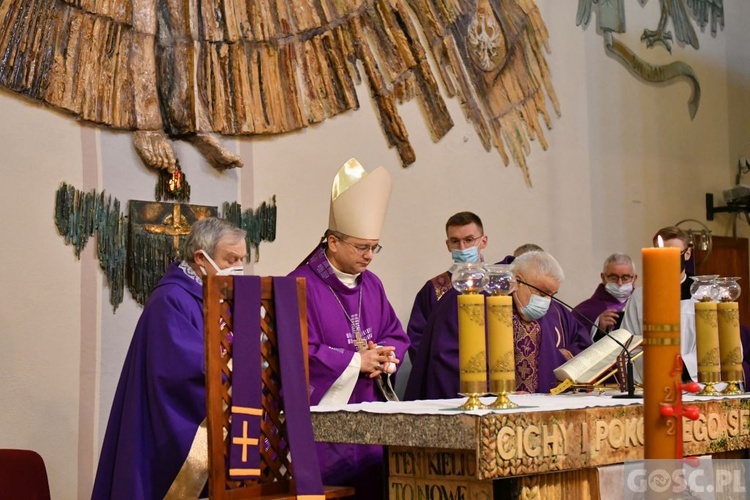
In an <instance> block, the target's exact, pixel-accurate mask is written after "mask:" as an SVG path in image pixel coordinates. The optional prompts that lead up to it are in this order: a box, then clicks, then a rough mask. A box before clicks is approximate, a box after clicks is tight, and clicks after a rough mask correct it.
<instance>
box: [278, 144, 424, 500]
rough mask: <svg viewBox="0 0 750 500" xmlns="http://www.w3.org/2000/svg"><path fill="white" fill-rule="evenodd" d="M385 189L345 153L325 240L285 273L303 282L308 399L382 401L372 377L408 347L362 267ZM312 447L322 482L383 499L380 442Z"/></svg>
mask: <svg viewBox="0 0 750 500" xmlns="http://www.w3.org/2000/svg"><path fill="white" fill-rule="evenodd" d="M390 189H391V181H390V176H389V174H388V172H387V171H386V170H385V169H384V168H382V167H379V168H377V169H375V170H373V171H372V172H370V173H369V174H368V173H367V172H365V171H364V169H363V168H362V166H361V165H360V164H359V163H358V162H357V161H356V160H354V159H352V160H349V161H348V162H347V163H346V164H345V165H344V166H343V167H342V168H341V169H340V170H339V173H338V174H337V176H336V178H335V180H334V185H333V195H332V199H331V207H330V218H329V223H328V230H327V231H326V233H325V236H324V239H323V242H321V244H320V245H319V246H318V247H317V248H316V249H315V250H314V251H313V252H312V253H311V254H310V255H309V256H308V257H307V258H306V259H305V260H304V261H303V263H302V264H301V265H300V266H299V267H297V269H295V270H294V271H292V273H290V276H294V277H302V278H305V281H306V287H307V325H308V344H309V349H308V355H309V362H310V363H309V364H310V403H311V404H312V405H326V404H347V403H361V402H367V401H383V400H384V397H383V394H382V393H381V391H380V389H379V386H378V379H381V378H382V379H386V377H389V376H390V375H391V374H393V373H395V371H396V369H397V367H398V363H399V360H400V359H401V358H403V356H404V355H405V354H406V350H407V348H408V347H409V339H408V337H407V336H406V332H404V330H403V328H402V327H401V323H400V322H399V320H398V318H397V317H396V313H395V311H394V310H393V307H392V306H391V304H390V302H388V298H387V297H386V294H385V290H384V288H383V283H382V282H381V281H380V279H379V278H378V277H377V276H375V274H373V273H372V272H370V271H368V270H367V266H368V265H369V264H370V262H371V261H372V259H373V257H374V255H375V254H376V253H378V252H379V251H380V248H381V247H380V244H379V240H380V233H381V230H382V225H383V219H384V217H385V211H386V208H387V203H388V197H389V195H390ZM366 431H367V429H362V432H363V433H364V432H366ZM317 448H318V459H319V462H320V464H321V470H322V473H323V482H324V484H328V485H336V486H354V488H355V490H356V495H357V498H373V499H380V498H384V495H385V491H386V490H385V489H384V488H383V485H384V484H385V482H384V480H385V476H384V474H383V448H382V446H370V445H354V444H337V443H319V444H318V445H317Z"/></svg>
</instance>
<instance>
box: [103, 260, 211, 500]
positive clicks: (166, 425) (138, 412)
mask: <svg viewBox="0 0 750 500" xmlns="http://www.w3.org/2000/svg"><path fill="white" fill-rule="evenodd" d="M205 418H206V389H205V355H204V347H203V290H202V288H201V285H199V284H198V282H197V281H195V280H194V279H193V278H191V277H190V276H188V275H187V274H186V272H185V271H183V269H181V268H180V266H179V264H178V263H173V264H172V265H171V266H170V267H169V268H168V269H167V272H166V273H165V274H164V276H163V277H162V278H161V280H160V281H159V283H158V284H157V285H156V287H155V288H154V290H153V291H152V292H151V295H150V297H149V299H148V302H147V303H146V306H145V308H144V310H143V313H142V314H141V317H140V319H139V320H138V326H137V327H136V329H135V333H134V335H133V340H132V341H131V343H130V348H129V349H128V353H127V356H126V358H125V364H124V366H123V368H122V374H121V375H120V381H119V383H118V384H117V391H116V393H115V398H114V401H113V403H112V410H111V412H110V415H109V423H108V424H107V431H106V434H105V436H104V444H103V446H102V452H101V456H100V457H99V467H98V469H97V472H96V480H95V482H94V490H93V493H92V499H95V500H99V499H101V500H104V499H107V500H109V499H122V500H140V499H143V500H152V499H156V498H164V496H165V495H166V493H167V491H168V490H169V487H170V485H171V484H172V482H173V481H174V480H175V477H176V476H177V473H178V472H179V470H180V468H181V467H182V465H183V463H184V462H185V460H186V458H187V456H188V452H189V450H190V447H191V445H192V442H193V439H194V438H195V435H196V431H197V430H198V426H199V425H200V424H201V422H203V420H204V419H205ZM192 479H193V480H194V481H197V482H202V484H205V480H206V477H205V476H203V478H202V479H201V478H192ZM200 487H202V486H200ZM199 491H200V490H199Z"/></svg>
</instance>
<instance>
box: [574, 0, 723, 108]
mask: <svg viewBox="0 0 750 500" xmlns="http://www.w3.org/2000/svg"><path fill="white" fill-rule="evenodd" d="M659 1H660V5H661V11H660V16H659V22H658V24H657V26H656V29H654V30H649V29H646V30H644V31H643V34H642V35H641V41H642V42H643V43H645V44H646V47H648V48H653V47H656V46H658V45H661V46H663V47H664V48H665V49H666V50H667V51H669V53H670V54H671V53H672V44H673V42H677V43H679V44H683V45H690V46H692V47H693V48H694V49H696V50H698V48H699V47H700V42H699V41H698V35H697V34H696V32H695V29H694V28H693V21H692V19H695V21H696V22H697V23H698V25H699V26H700V27H701V29H704V28H705V27H706V26H707V25H708V24H709V23H710V24H711V34H712V35H713V36H715V35H716V32H717V29H718V28H719V27H721V28H722V29H723V28H724V3H723V0H659ZM645 2H646V0H641V3H642V4H643V3H645ZM593 10H596V11H597V12H596V14H597V26H598V28H599V30H600V31H601V33H602V36H603V37H604V49H605V50H606V51H607V53H608V54H610V55H611V56H613V57H614V58H615V59H616V60H618V61H620V62H621V63H622V64H623V65H624V66H625V67H626V68H628V69H629V70H630V71H631V72H632V73H633V74H634V75H636V76H637V77H639V78H641V79H642V80H644V81H646V82H650V83H663V82H668V81H670V80H673V79H675V78H685V79H687V80H688V82H690V86H691V88H692V95H691V96H690V99H689V101H688V112H689V113H690V119H691V120H692V119H693V118H695V114H696V113H697V112H698V106H699V105H700V98H701V87H700V83H699V82H698V77H697V75H696V74H695V71H694V70H693V68H692V67H691V66H690V65H689V64H687V63H685V62H683V61H674V62H671V63H669V64H665V65H661V66H655V65H652V64H649V63H648V62H646V61H644V60H643V59H641V58H640V57H639V56H638V55H636V53H635V52H633V50H631V49H630V48H629V47H628V46H627V45H625V44H624V43H622V42H621V41H619V40H618V39H617V38H615V36H614V35H615V34H617V33H625V9H624V0H607V1H600V0H578V12H577V15H576V25H578V26H581V25H583V26H587V25H588V23H589V21H590V20H591V14H592V11H593ZM691 18H692V19H691ZM669 21H671V22H672V27H673V29H674V36H673V35H672V31H670V30H669V29H668V22H669Z"/></svg>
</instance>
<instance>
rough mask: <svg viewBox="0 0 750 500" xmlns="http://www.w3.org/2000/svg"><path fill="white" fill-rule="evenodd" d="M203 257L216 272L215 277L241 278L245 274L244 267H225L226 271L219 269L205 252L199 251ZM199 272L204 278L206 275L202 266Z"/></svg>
mask: <svg viewBox="0 0 750 500" xmlns="http://www.w3.org/2000/svg"><path fill="white" fill-rule="evenodd" d="M200 252H201V253H202V254H203V256H204V257H205V258H206V259H207V260H208V263H209V264H211V266H212V267H213V268H214V270H215V271H216V275H217V276H241V275H243V274H245V268H244V266H232V267H227V268H226V269H219V266H217V265H216V262H214V260H213V259H212V258H211V256H210V255H208V252H206V251H205V250H201V251H200ZM200 268H201V271H202V272H203V275H204V276H207V275H208V273H207V272H206V269H205V268H204V267H203V266H200Z"/></svg>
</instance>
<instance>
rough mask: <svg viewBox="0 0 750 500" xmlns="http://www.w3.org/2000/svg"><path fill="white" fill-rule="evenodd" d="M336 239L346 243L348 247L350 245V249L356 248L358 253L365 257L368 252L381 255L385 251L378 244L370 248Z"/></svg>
mask: <svg viewBox="0 0 750 500" xmlns="http://www.w3.org/2000/svg"><path fill="white" fill-rule="evenodd" d="M336 239H337V240H339V241H340V242H342V243H346V244H347V245H349V246H350V247H352V248H354V249H355V250H356V251H357V252H359V253H360V254H362V255H365V254H366V253H367V252H368V251H372V253H379V252H380V251H381V250H382V249H383V247H382V246H380V245H378V244H375V245H372V246H370V245H355V244H354V243H349V242H348V241H346V240H342V239H341V238H336Z"/></svg>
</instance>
